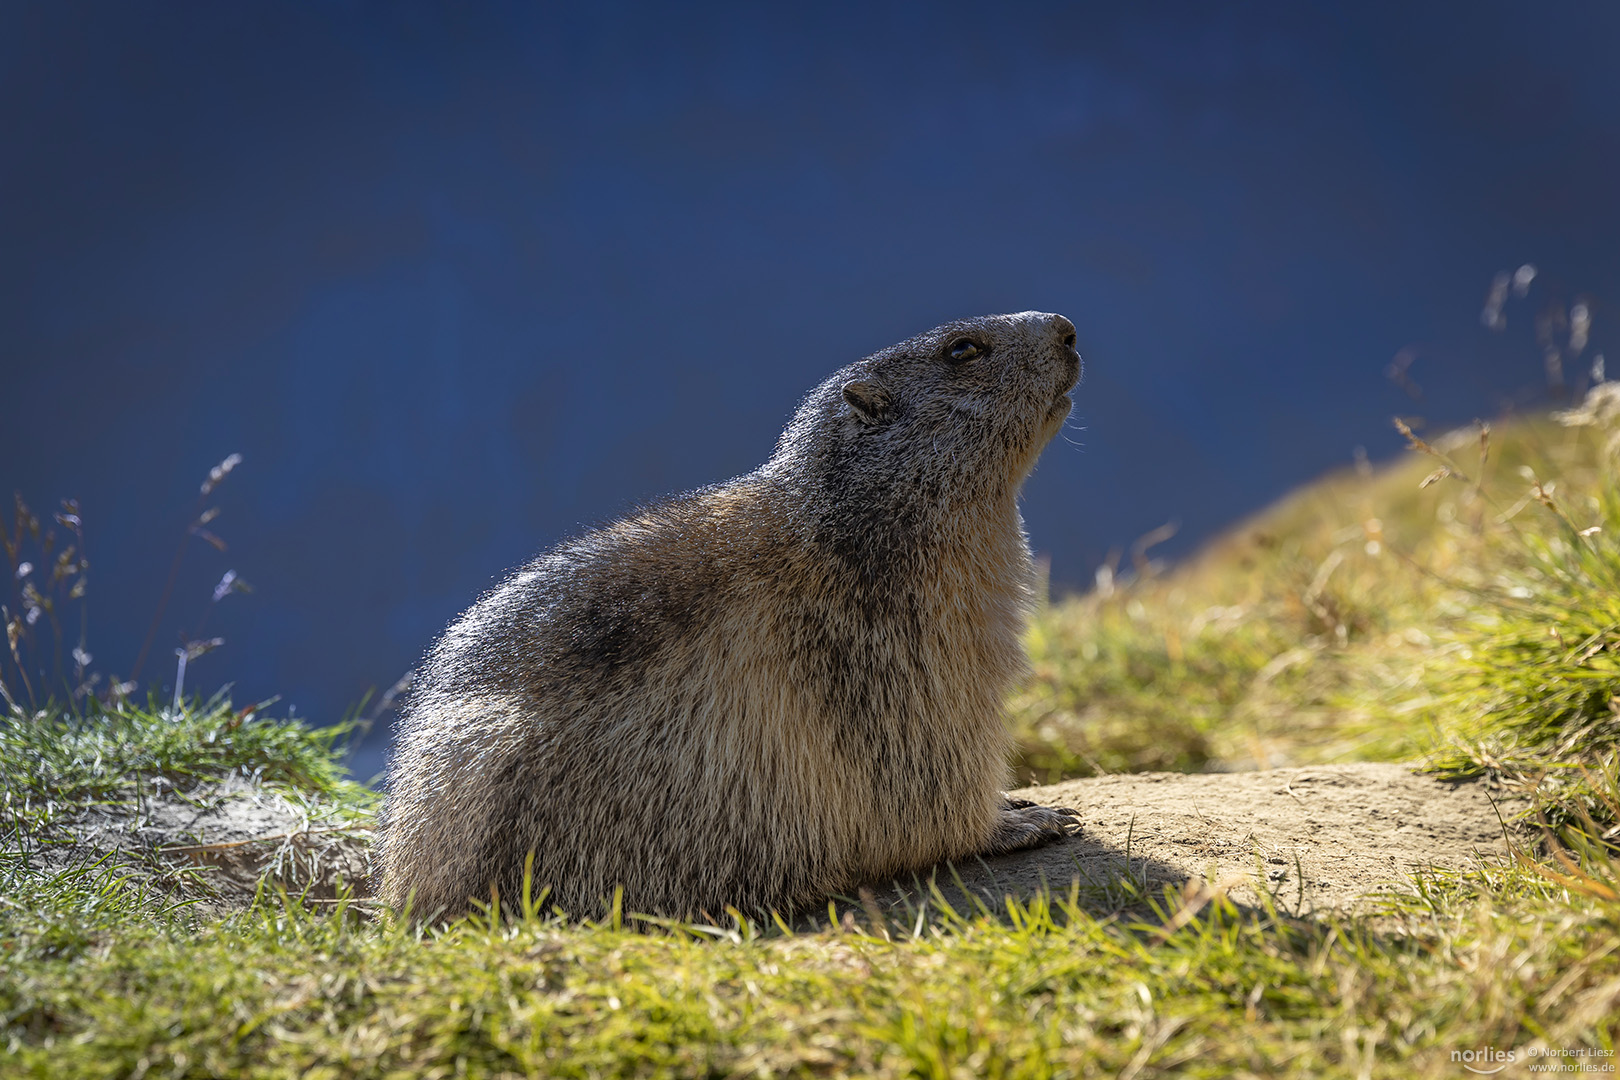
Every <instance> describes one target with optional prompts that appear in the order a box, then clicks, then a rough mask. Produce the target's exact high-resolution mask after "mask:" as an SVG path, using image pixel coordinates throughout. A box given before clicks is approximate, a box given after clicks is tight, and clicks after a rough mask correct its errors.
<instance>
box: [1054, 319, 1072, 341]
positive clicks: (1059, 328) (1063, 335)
mask: <svg viewBox="0 0 1620 1080" xmlns="http://www.w3.org/2000/svg"><path fill="white" fill-rule="evenodd" d="M1052 333H1053V334H1055V335H1057V339H1058V340H1059V341H1061V342H1063V347H1064V348H1066V349H1072V348H1074V323H1072V322H1070V321H1069V320H1068V319H1065V318H1064V317H1063V316H1061V315H1054V316H1052Z"/></svg>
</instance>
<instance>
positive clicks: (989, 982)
mask: <svg viewBox="0 0 1620 1080" xmlns="http://www.w3.org/2000/svg"><path fill="white" fill-rule="evenodd" d="M1595 419H1597V418H1595ZM1601 423H1602V424H1608V423H1610V421H1608V420H1602V421H1601ZM1611 438H1612V436H1611V434H1610V429H1607V428H1605V427H1603V426H1601V424H1600V426H1587V427H1568V428H1566V427H1563V426H1559V425H1555V424H1552V423H1549V422H1545V421H1534V422H1526V423H1524V424H1521V425H1515V426H1514V427H1512V428H1511V429H1508V430H1504V431H1501V432H1498V433H1496V434H1494V435H1493V437H1492V439H1491V440H1490V456H1489V459H1488V460H1487V461H1486V462H1485V463H1484V464H1485V468H1484V469H1481V468H1479V464H1478V462H1477V460H1476V459H1477V456H1478V449H1477V440H1476V439H1474V438H1473V437H1471V436H1470V437H1466V438H1463V439H1459V440H1455V441H1454V442H1455V445H1453V443H1452V442H1442V443H1441V446H1440V448H1439V449H1436V448H1435V447H1428V448H1427V449H1425V448H1423V447H1420V448H1418V449H1417V450H1416V451H1414V454H1413V456H1412V457H1411V459H1409V460H1406V461H1403V462H1400V463H1397V464H1396V465H1394V466H1392V467H1391V468H1389V469H1387V470H1383V471H1380V472H1378V473H1375V474H1372V475H1357V474H1354V473H1346V474H1343V475H1338V476H1334V477H1330V478H1327V479H1326V480H1324V481H1323V482H1321V483H1320V484H1317V485H1313V486H1312V487H1310V488H1307V489H1306V490H1304V491H1302V492H1300V493H1297V494H1296V495H1294V496H1291V497H1290V498H1289V499H1287V500H1285V501H1284V502H1282V503H1281V504H1279V505H1278V506H1276V507H1274V508H1272V509H1271V510H1268V511H1266V512H1265V513H1263V514H1261V515H1259V516H1258V517H1257V518H1255V519H1254V520H1253V521H1251V522H1248V523H1246V524H1245V525H1243V526H1242V527H1240V528H1239V529H1237V530H1235V531H1234V532H1233V533H1232V534H1231V535H1229V536H1227V537H1225V538H1223V539H1222V540H1220V541H1218V542H1217V543H1215V544H1213V545H1211V546H1210V547H1209V548H1208V549H1206V551H1204V552H1203V553H1202V554H1201V555H1200V556H1199V557H1197V558H1196V559H1194V560H1192V561H1190V562H1189V563H1188V564H1187V565H1185V566H1183V567H1181V568H1179V569H1177V570H1175V571H1173V572H1171V573H1169V574H1165V575H1153V574H1146V573H1145V574H1142V575H1139V576H1138V577H1137V578H1136V579H1135V580H1133V581H1129V582H1125V583H1122V584H1119V585H1117V586H1116V587H1115V589H1114V591H1113V592H1112V593H1111V594H1109V595H1101V594H1097V593H1094V594H1092V595H1090V596H1088V597H1083V598H1077V599H1072V600H1067V601H1063V602H1060V603H1056V604H1053V605H1051V606H1050V607H1049V608H1047V609H1046V610H1044V611H1043V612H1042V613H1041V615H1040V617H1039V618H1038V619H1037V621H1036V623H1035V626H1034V627H1033V629H1032V633H1031V651H1032V654H1033V657H1034V660H1035V666H1036V679H1035V681H1034V682H1033V684H1032V685H1031V687H1030V688H1029V689H1028V690H1027V691H1025V692H1024V693H1022V694H1021V695H1020V696H1019V697H1018V698H1017V700H1016V701H1015V702H1014V703H1013V714H1014V718H1015V721H1016V723H1017V724H1018V728H1019V731H1020V733H1021V736H1022V743H1021V745H1022V751H1021V754H1022V757H1021V762H1020V767H1021V768H1022V769H1024V770H1026V772H1027V773H1028V774H1031V775H1034V776H1037V777H1040V778H1042V779H1048V778H1056V777H1060V776H1065V775H1075V774H1081V773H1086V772H1100V771H1118V770H1133V769H1142V768H1199V767H1208V766H1215V767H1243V766H1245V765H1247V766H1253V765H1257V764H1276V763H1280V762H1290V761H1292V762H1306V761H1320V760H1331V759H1344V758H1354V757H1362V758H1367V757H1392V758H1413V757H1419V756H1421V757H1423V758H1424V759H1426V760H1427V761H1428V762H1429V763H1430V764H1431V766H1432V767H1434V768H1436V769H1441V770H1445V771H1448V772H1452V773H1459V774H1468V775H1476V774H1481V773H1488V774H1491V775H1493V776H1494V777H1495V778H1497V779H1498V780H1499V781H1501V782H1502V783H1504V784H1508V785H1511V786H1517V787H1519V788H1521V789H1523V790H1525V791H1527V792H1530V793H1532V794H1533V795H1534V797H1535V800H1536V804H1537V810H1538V812H1539V813H1540V815H1541V816H1542V817H1543V818H1544V819H1545V820H1546V821H1547V823H1548V829H1547V830H1546V831H1544V832H1542V833H1541V834H1540V835H1541V840H1540V841H1539V842H1532V841H1524V842H1521V844H1520V850H1519V851H1518V853H1517V854H1516V856H1515V858H1514V859H1513V860H1512V861H1511V862H1509V863H1507V864H1505V865H1500V866H1488V867H1484V868H1481V869H1478V870H1474V871H1468V872H1445V873H1442V872H1431V873H1426V874H1420V875H1419V876H1418V877H1417V879H1416V881H1415V884H1414V886H1413V888H1411V889H1409V890H1406V891H1401V892H1390V893H1388V894H1386V895H1383V896H1381V897H1378V898H1375V899H1374V900H1372V901H1370V902H1368V903H1367V904H1366V905H1365V906H1364V908H1363V909H1361V910H1359V911H1357V912H1356V913H1353V914H1341V915H1334V916H1329V917H1321V918H1299V917H1296V916H1295V915H1292V914H1290V913H1289V912H1288V911H1286V910H1279V908H1278V907H1277V905H1276V904H1275V903H1270V902H1268V903H1263V904H1262V905H1261V907H1260V908H1259V909H1258V910H1257V909H1244V910H1240V909H1238V908H1236V907H1234V906H1233V905H1232V904H1231V903H1230V902H1229V901H1228V900H1227V899H1226V898H1225V897H1224V895H1222V893H1221V892H1220V890H1219V889H1218V888H1215V887H1212V886H1209V885H1207V884H1203V883H1198V882H1194V883H1192V884H1191V885H1190V886H1189V887H1187V888H1186V889H1184V890H1181V891H1171V892H1167V893H1166V894H1164V895H1163V896H1161V897H1158V898H1156V903H1157V908H1156V909H1152V908H1150V907H1148V906H1144V905H1143V904H1141V903H1140V902H1136V903H1131V902H1130V897H1129V894H1130V891H1131V890H1129V889H1122V890H1121V897H1122V899H1121V902H1120V906H1119V907H1118V909H1117V910H1110V908H1109V906H1108V905H1099V904H1097V903H1094V902H1091V901H1089V900H1088V901H1087V902H1086V903H1084V904H1081V903H1078V902H1075V900H1074V899H1073V898H1074V897H1078V893H1074V894H1071V898H1064V897H1063V896H1062V895H1059V896H1058V897H1056V898H1052V899H1050V900H1041V899H1037V900H1035V901H1034V902H1032V903H1030V904H1028V905H1019V904H1015V903H1009V904H1008V905H1007V906H1006V908H1005V909H997V910H994V911H987V910H975V911H971V912H961V913H955V912H950V911H948V910H943V909H942V908H941V905H940V903H939V900H938V899H936V901H935V903H933V904H932V905H930V907H929V908H928V909H927V911H926V912H925V913H924V917H921V918H915V919H914V918H912V917H909V916H908V917H906V918H895V919H894V920H893V921H891V922H888V923H883V922H880V921H877V920H876V919H875V918H874V917H872V916H869V915H868V914H867V913H866V912H865V911H864V910H863V909H862V908H861V907H860V906H856V907H855V908H853V909H852V910H851V911H849V912H845V913H843V916H844V917H843V918H841V919H835V920H834V923H835V925H836V927H837V928H836V929H832V930H828V931H824V932H821V933H799V934H792V933H787V932H785V931H784V930H783V929H782V928H781V927H778V926H772V927H754V926H749V925H748V924H746V923H742V922H740V921H739V922H736V923H733V924H732V925H729V926H726V927H680V926H669V927H665V928H661V929H654V930H652V931H647V930H645V929H643V930H633V929H628V928H626V927H623V926H619V925H616V924H615V923H613V922H608V923H605V924H602V925H588V924H587V925H581V924H578V923H568V922H564V921H561V920H559V919H557V918H555V917H553V916H550V915H547V914H545V911H544V904H543V903H534V904H530V905H527V912H526V914H525V915H524V916H523V917H521V918H516V919H511V920H508V921H506V922H504V923H502V922H491V921H489V920H487V919H480V918H470V919H466V920H463V921H461V922H459V923H457V924H455V925H453V926H450V927H448V928H445V929H442V930H438V931H432V932H417V931H412V930H410V929H408V928H407V927H406V926H405V925H404V924H403V923H394V922H389V921H388V920H382V921H372V920H370V919H367V918H364V917H361V916H360V915H359V914H358V913H357V910H356V909H354V908H351V907H347V906H345V905H343V904H341V903H340V904H339V905H337V906H336V908H335V909H327V910H322V911H316V912H310V911H306V910H305V909H304V908H303V907H302V906H301V905H300V904H299V903H298V902H297V901H296V899H289V898H287V897H286V896H285V895H284V894H278V893H276V892H274V891H273V890H271V889H266V890H264V891H263V892H262V893H261V896H260V898H259V901H258V903H257V904H256V905H255V906H254V908H253V909H252V910H251V911H249V912H247V913H245V914H240V915H236V916H233V917H229V918H223V919H219V918H202V917H199V916H197V915H196V914H195V913H194V911H193V909H191V908H188V907H185V906H184V905H183V904H181V903H178V902H177V901H176V899H175V897H174V896H173V895H171V894H167V893H158V892H154V891H152V890H150V889H143V887H142V886H141V885H140V883H139V882H138V881H135V880H133V879H131V880H122V873H121V871H120V870H119V869H117V868H116V867H114V866H112V865H110V864H109V863H106V862H103V863H96V862H85V861H81V862H79V863H77V864H74V865H71V866H68V867H67V868H65V869H64V868H62V867H59V866H58V867H54V868H53V867H49V866H47V865H46V864H45V862H44V861H42V860H41V859H40V858H39V855H38V852H37V851H34V852H30V851H29V845H28V844H27V843H24V842H23V841H24V840H25V839H26V838H28V837H37V836H38V835H41V833H43V834H45V835H49V833H50V829H51V828H52V827H53V826H57V825H60V823H61V822H62V821H65V820H66V815H65V813H64V809H63V808H64V807H71V806H73V805H82V804H83V803H84V802H88V801H94V800H121V799H128V798H131V797H134V794H133V793H134V792H135V791H136V789H137V788H138V786H139V785H140V784H141V783H150V780H151V778H153V777H156V776H160V775H161V776H166V777H169V778H171V779H176V780H180V779H184V778H187V777H192V778H196V777H207V776H217V775H223V774H224V773H227V772H231V771H240V770H247V771H249V772H252V771H255V770H257V771H260V772H261V774H262V775H264V776H265V777H268V778H271V779H273V780H274V781H275V782H277V783H279V784H283V785H286V786H287V787H288V788H289V789H290V790H298V791H304V792H306V793H308V794H309V795H311V796H321V797H322V798H325V799H329V800H332V801H335V802H337V803H339V804H341V805H342V806H344V807H345V808H347V812H348V813H350V814H351V815H353V816H356V817H360V816H363V815H365V814H366V813H369V812H370V806H369V804H368V802H367V798H366V796H365V795H364V794H363V793H362V792H360V791H359V790H358V789H357V788H356V787H355V786H354V785H352V784H350V783H349V782H348V781H346V780H344V779H343V778H342V773H341V771H340V769H339V768H338V767H337V764H336V760H335V757H334V752H333V745H334V744H333V743H332V742H331V741H330V740H329V739H327V737H326V736H323V735H319V734H317V733H313V732H310V731H309V730H308V729H305V728H302V727H301V726H298V725H289V724H284V723H279V722H275V721H271V720H269V719H267V718H265V717H263V715H262V714H258V715H254V716H249V717H241V716H239V715H238V714H236V713H234V712H232V711H231V710H230V709H229V708H227V707H226V706H225V705H224V703H223V702H213V703H210V704H208V705H206V706H202V705H198V706H194V707H192V708H188V709H187V710H184V711H183V712H182V714H181V715H179V716H177V717H176V716H169V715H167V714H166V713H163V712H160V711H156V710H132V709H124V710H122V711H119V712H115V713H111V714H106V715H103V714H93V715H87V716H85V717H83V718H74V717H69V716H64V715H63V714H62V713H61V712H60V711H59V710H56V711H47V712H45V713H43V714H36V715H24V714H22V713H21V712H14V714H13V715H12V716H11V717H10V718H8V719H7V720H5V721H4V722H3V724H0V779H3V781H4V784H5V789H6V791H7V793H8V796H9V798H8V801H6V802H5V804H4V813H5V818H4V821H3V822H0V831H3V833H6V834H9V835H11V836H12V838H13V842H12V843H11V844H10V845H8V847H9V848H11V849H12V850H11V853H9V854H5V855H0V1073H3V1074H4V1075H6V1076H8V1077H9V1076H11V1075H17V1076H72V1077H102V1076H105V1077H123V1076H132V1075H140V1076H177V1077H205V1076H287V1077H292V1076H311V1077H323V1076H345V1077H346V1076H357V1077H359V1076H365V1077H372V1076H375V1077H388V1076H397V1077H422V1076H445V1077H450V1076H536V1077H552V1076H559V1077H570V1076H579V1077H596V1076H669V1075H676V1076H716V1077H719V1076H801V1075H815V1076H823V1075H851V1076H877V1077H910V1076H922V1077H955V1076H963V1077H981V1076H986V1077H1025V1076H1027V1077H1048V1076H1132V1077H1146V1076H1156V1075H1166V1074H1176V1075H1187V1076H1208V1077H1227V1076H1271V1075H1287V1076H1308V1077H1316V1076H1346V1077H1350V1076H1358V1077H1359V1076H1368V1077H1408V1076H1446V1077H1454V1076H1460V1075H1467V1074H1466V1073H1465V1072H1464V1071H1463V1070H1462V1067H1461V1063H1460V1062H1459V1061H1457V1060H1456V1059H1454V1057H1453V1055H1454V1054H1460V1053H1462V1052H1464V1051H1473V1052H1476V1053H1477V1052H1478V1051H1481V1050H1486V1049H1492V1048H1494V1049H1495V1050H1497V1051H1507V1050H1513V1051H1514V1052H1515V1054H1516V1055H1517V1060H1518V1061H1519V1062H1520V1064H1519V1065H1517V1066H1515V1068H1514V1070H1513V1071H1512V1072H1510V1073H1509V1075H1522V1074H1523V1071H1524V1070H1523V1065H1522V1063H1523V1062H1524V1061H1525V1055H1526V1053H1527V1051H1528V1050H1530V1049H1531V1048H1533V1047H1549V1048H1551V1049H1553V1050H1558V1049H1574V1048H1577V1047H1586V1048H1595V1049H1596V1050H1598V1051H1601V1052H1604V1053H1607V1054H1610V1055H1612V1053H1613V1051H1614V1050H1615V1049H1616V1048H1615V1026H1616V1017H1620V880H1617V866H1616V859H1615V852H1614V847H1615V840H1616V837H1617V836H1620V833H1617V832H1616V828H1615V825H1614V823H1615V821H1616V820H1617V817H1620V770H1617V764H1616V753H1617V746H1620V728H1617V722H1616V716H1617V714H1620V608H1617V606H1616V605H1617V604H1620V499H1617V498H1616V492H1615V488H1614V478H1615V476H1616V475H1617V473H1620V469H1617V468H1616V466H1617V463H1616V462H1615V461H1614V460H1613V459H1612V458H1611V457H1610V456H1609V454H1610V449H1609V446H1608V443H1609V440H1610V439H1611ZM1436 454H1441V455H1445V456H1446V457H1447V458H1449V461H1448V462H1446V463H1444V464H1445V467H1446V468H1447V469H1449V470H1450V471H1451V472H1453V473H1454V474H1461V476H1462V477H1463V478H1462V479H1459V478H1458V477H1457V476H1456V475H1453V476H1449V477H1445V478H1442V479H1440V480H1438V481H1437V482H1436V483H1434V484H1431V485H1430V486H1428V487H1426V488H1420V487H1419V483H1420V481H1421V480H1423V479H1424V477H1425V476H1426V475H1429V474H1432V473H1433V472H1434V471H1435V470H1436V469H1437V468H1439V467H1441V465H1442V464H1443V463H1442V462H1441V461H1439V460H1436V458H1435V456H1434V455H1436ZM1471 455H1472V456H1471ZM1525 468H1528V469H1531V470H1533V472H1534V476H1535V477H1536V478H1537V482H1539V484H1540V485H1541V486H1540V488H1539V491H1540V493H1541V496H1545V498H1543V497H1540V496H1538V495H1537V494H1536V490H1537V489H1533V488H1532V487H1531V484H1532V480H1530V479H1527V478H1526V477H1525V476H1524V475H1523V474H1521V472H1520V470H1521V469H1525ZM1553 478H1556V484H1554V481H1553ZM1549 492H1550V493H1549ZM1594 525H1596V526H1598V531H1596V532H1593V531H1591V528H1592V526H1594ZM1144 565H1145V564H1144ZM941 899H942V898H941ZM1138 899H1139V898H1138ZM1595 1060H1596V1062H1597V1063H1598V1064H1599V1065H1606V1066H1610V1067H1612V1066H1614V1064H1615V1059H1614V1058H1613V1057H1612V1056H1608V1057H1600V1058H1597V1059H1595Z"/></svg>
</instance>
